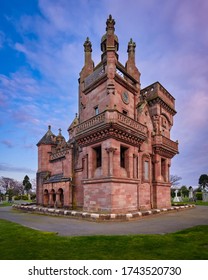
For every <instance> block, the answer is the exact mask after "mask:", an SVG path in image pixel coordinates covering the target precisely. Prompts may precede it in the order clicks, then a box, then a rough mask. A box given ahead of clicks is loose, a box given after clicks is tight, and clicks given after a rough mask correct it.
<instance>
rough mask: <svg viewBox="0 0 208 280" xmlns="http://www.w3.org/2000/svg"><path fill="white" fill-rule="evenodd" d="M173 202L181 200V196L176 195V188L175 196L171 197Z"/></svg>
mask: <svg viewBox="0 0 208 280" xmlns="http://www.w3.org/2000/svg"><path fill="white" fill-rule="evenodd" d="M173 202H181V197H178V190H175V197H174V199H173Z"/></svg>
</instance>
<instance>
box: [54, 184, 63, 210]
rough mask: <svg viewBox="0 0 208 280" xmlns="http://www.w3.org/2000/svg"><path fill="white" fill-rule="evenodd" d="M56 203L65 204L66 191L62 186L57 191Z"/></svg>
mask: <svg viewBox="0 0 208 280" xmlns="http://www.w3.org/2000/svg"><path fill="white" fill-rule="evenodd" d="M56 205H57V207H63V205H64V191H63V189H62V188H60V189H58V192H57V193H56Z"/></svg>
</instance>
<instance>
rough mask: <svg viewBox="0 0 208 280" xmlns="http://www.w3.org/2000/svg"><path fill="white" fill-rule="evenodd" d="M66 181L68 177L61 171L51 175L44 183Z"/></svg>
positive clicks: (68, 179)
mask: <svg viewBox="0 0 208 280" xmlns="http://www.w3.org/2000/svg"><path fill="white" fill-rule="evenodd" d="M67 181H70V178H67V177H64V176H63V173H61V174H55V175H52V176H51V177H50V178H49V179H48V180H46V181H45V182H44V183H45V184H49V183H58V182H67Z"/></svg>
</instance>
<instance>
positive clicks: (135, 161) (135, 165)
mask: <svg viewBox="0 0 208 280" xmlns="http://www.w3.org/2000/svg"><path fill="white" fill-rule="evenodd" d="M133 177H134V178H138V156H137V155H135V154H134V155H133Z"/></svg>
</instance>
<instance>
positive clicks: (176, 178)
mask: <svg viewBox="0 0 208 280" xmlns="http://www.w3.org/2000/svg"><path fill="white" fill-rule="evenodd" d="M181 180H182V178H181V177H179V176H178V175H170V183H171V187H177V186H178V185H179V183H180V181H181Z"/></svg>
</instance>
